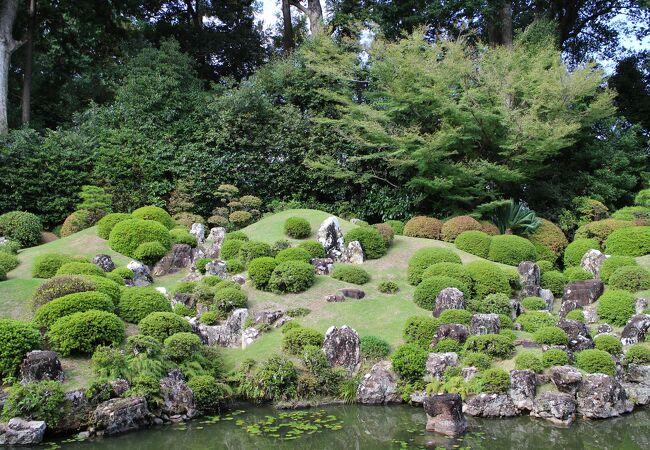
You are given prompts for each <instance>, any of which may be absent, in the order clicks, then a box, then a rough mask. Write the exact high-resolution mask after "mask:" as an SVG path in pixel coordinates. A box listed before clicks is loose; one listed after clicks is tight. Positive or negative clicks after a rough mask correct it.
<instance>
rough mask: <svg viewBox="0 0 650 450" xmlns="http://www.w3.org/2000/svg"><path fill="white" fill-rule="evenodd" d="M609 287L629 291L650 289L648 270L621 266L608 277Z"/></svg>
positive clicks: (649, 273)
mask: <svg viewBox="0 0 650 450" xmlns="http://www.w3.org/2000/svg"><path fill="white" fill-rule="evenodd" d="M609 287H610V288H612V289H623V290H626V291H630V292H638V291H644V290H646V289H650V272H648V271H647V270H645V269H643V268H641V267H635V266H626V267H621V268H620V269H616V272H614V273H613V274H612V275H611V276H610V277H609Z"/></svg>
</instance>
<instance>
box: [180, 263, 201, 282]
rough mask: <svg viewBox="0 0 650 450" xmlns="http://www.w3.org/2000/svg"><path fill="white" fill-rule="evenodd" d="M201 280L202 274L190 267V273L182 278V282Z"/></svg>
mask: <svg viewBox="0 0 650 450" xmlns="http://www.w3.org/2000/svg"><path fill="white" fill-rule="evenodd" d="M202 278H203V274H201V272H199V269H197V268H196V267H194V266H192V267H190V271H189V272H188V273H187V275H185V277H184V278H183V281H201V279H202Z"/></svg>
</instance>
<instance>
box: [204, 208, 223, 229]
mask: <svg viewBox="0 0 650 450" xmlns="http://www.w3.org/2000/svg"><path fill="white" fill-rule="evenodd" d="M226 209H227V208H226ZM208 224H209V225H210V226H212V227H227V226H228V218H227V217H224V216H221V215H219V214H214V215H212V216H210V217H208Z"/></svg>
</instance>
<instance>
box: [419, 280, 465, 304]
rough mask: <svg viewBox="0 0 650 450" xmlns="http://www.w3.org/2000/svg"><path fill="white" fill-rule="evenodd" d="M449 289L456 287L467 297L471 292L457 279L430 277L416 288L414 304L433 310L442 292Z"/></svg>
mask: <svg viewBox="0 0 650 450" xmlns="http://www.w3.org/2000/svg"><path fill="white" fill-rule="evenodd" d="M448 287H455V288H457V289H459V290H461V291H462V292H463V293H464V294H465V295H466V296H467V295H468V293H469V292H470V291H469V288H468V287H467V286H466V285H465V284H464V283H463V282H462V281H459V280H457V279H455V278H450V277H444V276H437V277H430V278H427V279H425V280H423V281H422V282H421V283H420V284H418V286H417V287H416V288H415V292H414V293H413V302H414V303H415V304H416V305H418V306H419V307H420V308H424V309H428V310H433V308H434V307H435V305H436V297H437V296H438V294H439V293H440V291H442V290H443V289H445V288H448Z"/></svg>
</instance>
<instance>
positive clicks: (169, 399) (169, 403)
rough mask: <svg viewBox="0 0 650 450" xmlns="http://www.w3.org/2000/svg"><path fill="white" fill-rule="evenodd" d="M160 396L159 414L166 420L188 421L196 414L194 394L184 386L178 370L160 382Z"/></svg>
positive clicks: (181, 375) (183, 378)
mask: <svg viewBox="0 0 650 450" xmlns="http://www.w3.org/2000/svg"><path fill="white" fill-rule="evenodd" d="M160 393H161V395H162V404H161V407H160V408H161V414H162V416H163V418H166V419H168V420H171V421H172V422H174V421H180V420H188V419H191V418H192V417H195V416H196V415H197V414H198V411H197V409H196V404H195V403H194V393H193V392H192V390H191V389H190V388H189V387H187V384H185V377H184V376H183V374H182V373H181V371H180V370H179V369H173V370H171V371H170V372H169V374H168V375H167V376H166V377H165V378H163V379H161V380H160Z"/></svg>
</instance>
